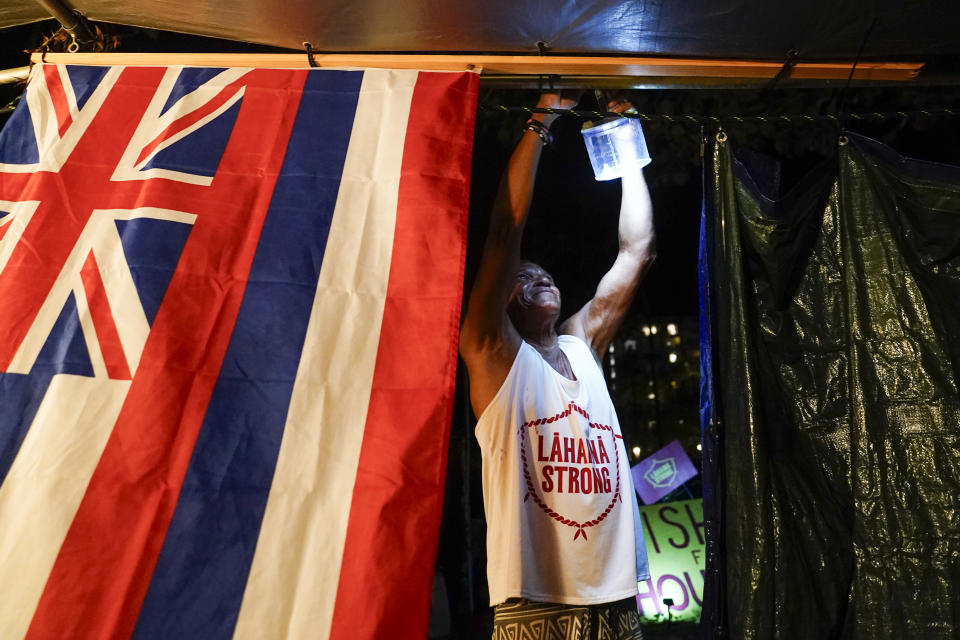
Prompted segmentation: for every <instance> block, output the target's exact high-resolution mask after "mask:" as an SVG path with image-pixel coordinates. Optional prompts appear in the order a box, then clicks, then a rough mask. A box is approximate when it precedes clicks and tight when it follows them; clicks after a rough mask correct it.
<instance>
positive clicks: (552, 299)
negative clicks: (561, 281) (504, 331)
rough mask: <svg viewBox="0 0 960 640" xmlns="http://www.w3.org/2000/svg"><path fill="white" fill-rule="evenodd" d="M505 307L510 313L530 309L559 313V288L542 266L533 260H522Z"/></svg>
mask: <svg viewBox="0 0 960 640" xmlns="http://www.w3.org/2000/svg"><path fill="white" fill-rule="evenodd" d="M507 309H508V311H510V312H511V314H512V313H524V312H527V311H532V310H535V311H541V310H543V311H550V312H553V313H556V314H559V313H560V290H559V289H557V287H556V285H555V284H554V282H553V277H552V276H551V275H550V274H549V273H547V272H546V271H545V270H544V269H543V267H541V266H540V265H538V264H535V263H533V262H522V263H521V264H520V269H519V270H518V271H517V275H516V276H515V278H514V282H513V290H512V291H511V292H510V300H509V303H508V305H507Z"/></svg>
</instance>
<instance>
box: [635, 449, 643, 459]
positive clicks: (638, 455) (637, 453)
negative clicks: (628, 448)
mask: <svg viewBox="0 0 960 640" xmlns="http://www.w3.org/2000/svg"><path fill="white" fill-rule="evenodd" d="M641 453H642V452H641V451H640V447H634V448H633V457H634V458H639V457H640V454H641Z"/></svg>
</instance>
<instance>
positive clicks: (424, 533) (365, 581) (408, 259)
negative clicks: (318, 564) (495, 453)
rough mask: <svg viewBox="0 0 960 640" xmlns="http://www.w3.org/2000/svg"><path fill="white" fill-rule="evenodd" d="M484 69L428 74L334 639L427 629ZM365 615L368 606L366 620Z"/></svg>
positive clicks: (411, 143) (407, 170)
mask: <svg viewBox="0 0 960 640" xmlns="http://www.w3.org/2000/svg"><path fill="white" fill-rule="evenodd" d="M477 87H478V80H477V76H476V74H472V73H465V74H460V75H455V74H438V73H427V72H422V73H421V74H420V76H419V79H418V81H417V84H416V87H415V89H414V93H413V101H412V104H411V105H410V117H409V121H408V125H407V134H406V139H405V142H404V152H403V163H402V166H401V177H400V187H399V199H398V203H397V222H396V232H395V236H394V241H393V258H392V261H391V265H390V276H389V281H388V285H387V297H386V302H385V306H384V313H383V325H382V327H381V331H380V343H379V347H378V351H377V363H376V367H375V369H374V375H373V387H372V391H371V395H370V406H369V410H368V414H367V423H366V427H365V429H364V434H363V444H362V447H361V451H360V460H359V465H358V468H357V479H356V484H355V486H354V490H353V500H352V502H351V507H350V520H349V522H348V524H347V537H346V542H345V546H344V551H343V562H342V565H341V569H340V582H339V585H338V587H337V600H336V604H335V606H334V612H333V621H332V624H331V630H330V638H333V639H341V638H342V639H348V638H349V639H351V640H354V639H357V638H371V639H373V638H390V637H396V636H397V634H398V631H397V630H398V629H402V630H403V632H402V634H401V635H403V636H404V637H410V638H416V637H425V636H426V633H427V626H428V623H429V609H430V593H431V584H432V579H433V565H434V559H435V555H436V546H437V536H438V533H439V528H440V516H441V511H442V504H443V485H444V476H445V473H446V464H447V439H448V436H449V432H450V416H451V413H452V410H453V392H454V381H455V376H456V367H457V334H458V329H459V324H460V299H461V296H462V290H463V263H464V251H465V247H466V230H467V206H468V199H469V186H470V161H471V151H472V146H473V126H474V116H475V109H476V100H477ZM358 611H364V612H366V613H365V614H364V615H362V616H358V615H357V612H358Z"/></svg>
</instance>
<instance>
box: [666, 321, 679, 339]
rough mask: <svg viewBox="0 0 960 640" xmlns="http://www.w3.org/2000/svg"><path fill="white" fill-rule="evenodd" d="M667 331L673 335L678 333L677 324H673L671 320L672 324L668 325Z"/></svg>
mask: <svg viewBox="0 0 960 640" xmlns="http://www.w3.org/2000/svg"><path fill="white" fill-rule="evenodd" d="M667 333H669V334H670V335H672V336H675V335H677V325H675V324H673V323H672V322H671V323H670V324H668V325H667Z"/></svg>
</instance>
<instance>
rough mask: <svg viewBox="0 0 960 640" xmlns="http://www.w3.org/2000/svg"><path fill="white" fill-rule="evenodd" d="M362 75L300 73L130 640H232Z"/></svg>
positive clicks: (332, 72)
mask: <svg viewBox="0 0 960 640" xmlns="http://www.w3.org/2000/svg"><path fill="white" fill-rule="evenodd" d="M362 76H363V74H362V72H356V71H321V72H317V71H314V72H310V73H309V74H308V79H307V82H306V86H305V87H304V94H303V97H302V98H301V103H300V106H299V111H298V113H297V120H296V123H295V125H294V129H293V133H292V136H291V139H290V143H289V148H288V149H287V154H286V157H285V159H284V166H283V170H282V172H281V175H280V177H279V179H278V181H277V185H276V189H275V191H274V195H273V199H272V202H271V205H270V210H269V212H268V215H267V219H266V222H265V224H264V228H263V232H262V234H261V237H260V241H259V245H258V247H257V253H256V256H255V258H254V262H253V266H252V268H251V271H250V279H249V280H250V281H249V284H248V285H247V288H246V292H245V294H244V299H243V304H242V306H241V309H240V313H239V316H238V318H237V323H236V327H235V329H234V333H233V336H232V338H231V342H230V346H229V347H228V350H227V353H226V357H225V359H224V363H223V368H222V370H221V372H220V377H219V379H218V381H217V385H216V387H215V389H214V392H213V396H212V398H211V400H210V405H209V408H208V410H207V414H206V417H205V419H204V424H203V428H202V430H201V431H200V435H199V438H198V440H197V444H196V448H195V449H194V453H193V457H192V459H191V461H190V466H189V468H188V470H187V475H186V478H185V480H184V484H183V489H182V490H181V492H180V497H179V501H178V503H177V508H176V512H175V513H174V516H173V521H172V522H171V524H170V529H169V531H168V533H167V537H166V539H165V541H164V545H163V550H162V551H161V553H160V557H159V560H158V563H157V567H156V569H155V571H154V576H153V580H152V582H151V584H150V588H149V590H148V592H147V596H146V599H145V601H144V604H143V608H142V609H141V612H140V617H139V619H138V621H137V626H136V629H135V631H134V634H133V638H134V639H135V640H148V639H153V638H157V639H160V638H163V639H166V638H204V639H205V640H216V639H218V638H223V639H227V638H230V637H231V636H232V634H233V629H234V627H235V625H236V621H237V616H238V614H239V611H240V603H241V600H242V598H243V591H244V587H245V583H246V580H247V574H248V572H249V570H250V564H251V562H252V560H253V553H254V547H255V546H256V543H257V536H258V533H259V530H260V523H261V521H262V518H263V514H264V510H265V508H266V501H267V495H268V493H269V491H270V483H271V480H272V478H273V472H274V468H275V465H276V460H277V455H278V453H279V450H280V441H281V438H282V436H283V428H284V423H285V421H286V416H287V410H288V406H289V402H290V396H291V393H292V390H293V383H294V378H295V376H296V372H297V367H298V365H299V362H300V355H301V350H302V347H303V341H304V336H305V333H306V328H307V322H308V321H309V317H310V312H311V309H312V306H313V299H314V295H315V291H316V286H317V279H318V277H319V274H320V265H321V262H322V259H323V253H324V249H325V247H326V239H327V234H328V232H329V229H330V221H331V219H332V217H333V208H334V205H335V203H336V199H337V192H338V190H339V187H340V177H341V172H342V168H343V162H344V158H345V156H346V151H347V143H348V141H349V138H350V132H351V129H352V126H353V119H354V113H355V111H356V105H357V96H358V93H359V89H360V82H361V80H362Z"/></svg>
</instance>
